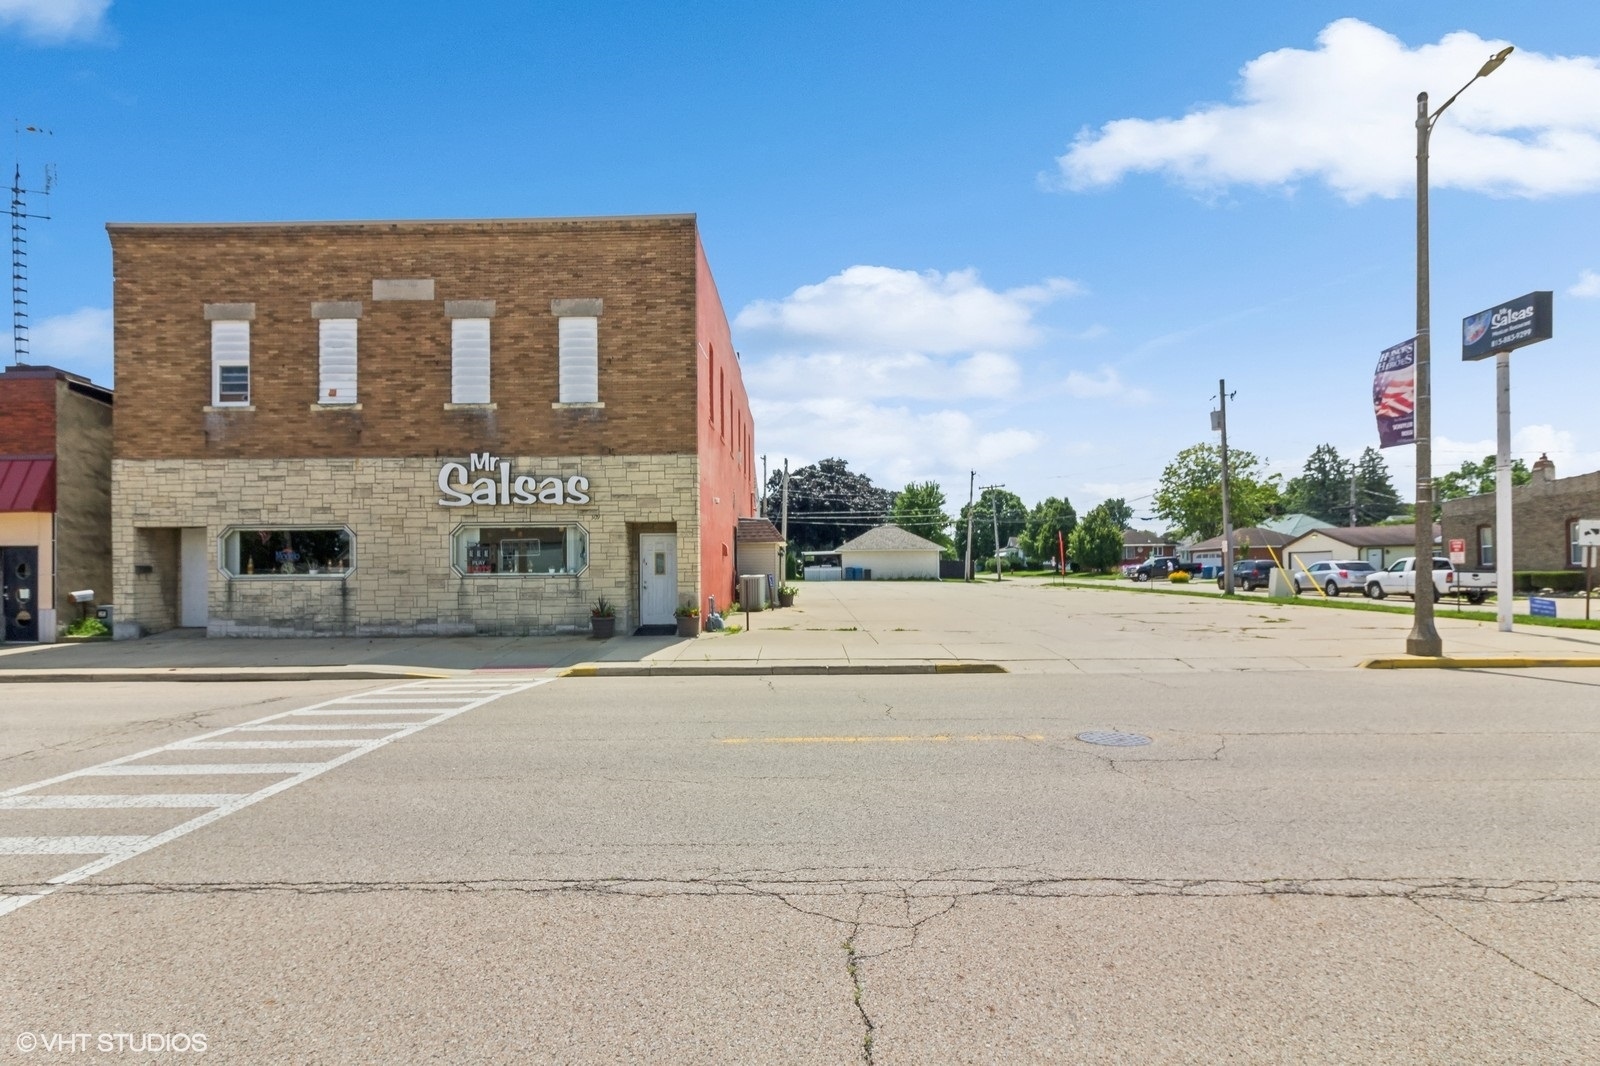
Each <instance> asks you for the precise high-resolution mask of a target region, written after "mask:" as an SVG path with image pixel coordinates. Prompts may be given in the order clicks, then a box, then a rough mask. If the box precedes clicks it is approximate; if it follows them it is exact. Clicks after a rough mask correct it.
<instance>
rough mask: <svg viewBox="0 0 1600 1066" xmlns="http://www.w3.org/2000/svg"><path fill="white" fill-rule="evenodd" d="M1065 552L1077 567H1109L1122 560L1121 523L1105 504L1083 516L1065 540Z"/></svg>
mask: <svg viewBox="0 0 1600 1066" xmlns="http://www.w3.org/2000/svg"><path fill="white" fill-rule="evenodd" d="M1067 554H1068V555H1070V556H1071V557H1072V562H1073V564H1074V565H1076V566H1077V568H1078V569H1079V570H1094V571H1097V572H1098V571H1104V570H1110V569H1111V568H1112V567H1113V566H1116V565H1117V563H1119V562H1121V560H1122V526H1121V525H1120V524H1119V523H1118V522H1117V520H1116V518H1115V517H1114V515H1113V513H1112V512H1110V511H1108V510H1107V509H1106V505H1105V504H1101V505H1100V506H1098V507H1095V508H1093V509H1092V510H1090V512H1089V513H1088V514H1086V515H1084V516H1083V521H1081V522H1079V523H1078V525H1077V528H1075V529H1074V530H1073V531H1072V536H1071V538H1070V539H1069V540H1068V541H1067Z"/></svg>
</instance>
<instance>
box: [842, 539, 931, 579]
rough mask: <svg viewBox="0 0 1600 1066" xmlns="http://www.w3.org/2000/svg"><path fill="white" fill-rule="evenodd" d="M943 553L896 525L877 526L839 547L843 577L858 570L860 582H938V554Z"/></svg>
mask: <svg viewBox="0 0 1600 1066" xmlns="http://www.w3.org/2000/svg"><path fill="white" fill-rule="evenodd" d="M942 551H943V549H942V548H940V547H939V545H937V544H935V543H934V542H933V541H931V540H925V539H923V538H922V537H919V536H917V535H916V534H915V533H912V532H910V531H909V530H904V529H901V528H900V527H899V526H878V527H876V528H874V529H869V530H867V531H866V532H865V533H863V534H861V536H859V537H856V538H855V539H853V540H848V541H845V542H844V543H843V544H841V545H839V548H838V555H839V559H840V562H841V564H842V565H843V567H844V571H845V576H846V577H849V576H850V575H851V573H852V572H855V571H860V575H861V579H862V580H869V581H883V580H885V579H890V578H895V579H904V578H916V579H924V580H928V581H937V580H939V555H940V554H941V552H942Z"/></svg>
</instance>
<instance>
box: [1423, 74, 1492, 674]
mask: <svg viewBox="0 0 1600 1066" xmlns="http://www.w3.org/2000/svg"><path fill="white" fill-rule="evenodd" d="M1511 52H1512V49H1511V48H1509V47H1507V48H1504V49H1501V50H1500V51H1499V52H1498V53H1496V54H1495V55H1493V56H1490V57H1489V60H1488V62H1486V63H1484V65H1483V66H1482V67H1481V68H1480V69H1479V70H1478V73H1476V74H1474V75H1473V76H1472V79H1471V80H1470V81H1468V82H1467V84H1466V85H1463V86H1462V87H1461V88H1460V89H1458V90H1456V94H1455V96H1452V97H1450V99H1448V100H1446V101H1445V102H1444V104H1443V105H1441V106H1440V108H1439V110H1437V111H1435V112H1433V113H1432V114H1431V115H1430V114H1429V113H1428V94H1427V93H1418V94H1417V360H1416V373H1417V406H1416V411H1415V414H1414V416H1413V417H1414V420H1415V426H1416V444H1417V493H1416V496H1417V516H1416V543H1415V545H1414V546H1415V548H1416V558H1415V560H1414V563H1415V566H1414V568H1413V570H1412V579H1413V584H1412V586H1411V592H1412V596H1411V602H1412V603H1413V604H1414V605H1415V606H1414V608H1413V613H1412V619H1411V633H1410V635H1409V636H1407V637H1406V654H1408V655H1423V656H1430V657H1435V658H1437V657H1438V656H1441V655H1443V654H1444V641H1443V640H1442V639H1441V638H1440V636H1439V630H1438V628H1437V627H1436V626H1435V625H1434V623H1433V595H1432V587H1431V586H1432V585H1433V402H1432V397H1433V378H1432V373H1431V365H1430V362H1429V357H1430V355H1431V354H1432V346H1431V326H1430V319H1431V311H1432V308H1431V306H1430V300H1431V298H1432V297H1431V293H1430V292H1429V290H1428V283H1429V280H1428V137H1429V135H1430V134H1432V133H1433V125H1434V123H1436V122H1438V121H1439V116H1440V115H1442V114H1444V112H1445V108H1447V107H1449V106H1450V105H1451V104H1453V103H1455V102H1456V97H1457V96H1460V95H1461V94H1462V93H1464V92H1466V91H1467V89H1468V88H1469V87H1470V86H1471V85H1472V83H1473V82H1475V81H1477V80H1478V79H1479V78H1485V77H1488V76H1489V75H1490V74H1493V73H1494V72H1495V70H1496V69H1497V68H1498V67H1499V66H1500V64H1501V63H1504V62H1505V61H1506V56H1508V55H1510V54H1511ZM1496 561H1498V559H1497V560H1496ZM1424 581H1426V582H1427V586H1426V587H1425V586H1424V584H1423V583H1424Z"/></svg>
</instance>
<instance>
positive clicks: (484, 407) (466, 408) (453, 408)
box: [444, 403, 499, 411]
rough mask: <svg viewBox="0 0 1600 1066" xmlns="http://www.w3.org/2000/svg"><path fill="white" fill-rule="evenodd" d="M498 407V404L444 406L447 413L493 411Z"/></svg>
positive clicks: (449, 404) (453, 404) (450, 404)
mask: <svg viewBox="0 0 1600 1066" xmlns="http://www.w3.org/2000/svg"><path fill="white" fill-rule="evenodd" d="M498 406H499V405H498V404H492V403H447V404H445V405H444V409H445V410H446V411H493V410H495V408H496V407H498Z"/></svg>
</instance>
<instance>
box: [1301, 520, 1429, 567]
mask: <svg viewBox="0 0 1600 1066" xmlns="http://www.w3.org/2000/svg"><path fill="white" fill-rule="evenodd" d="M1437 539H1438V532H1437V527H1435V541H1436V542H1437ZM1416 543H1417V542H1416V533H1415V531H1414V527H1412V526H1409V525H1406V526H1335V527H1334V528H1332V529H1315V530H1312V531H1311V532H1310V533H1307V534H1305V535H1304V536H1301V537H1296V538H1295V539H1294V540H1292V541H1290V542H1289V543H1288V544H1287V545H1286V546H1285V547H1284V549H1283V554H1284V556H1285V557H1286V560H1287V562H1288V564H1289V568H1290V570H1291V571H1294V570H1297V569H1299V568H1301V567H1306V566H1310V565H1311V564H1312V563H1316V562H1323V561H1331V560H1341V561H1342V560H1350V559H1361V560H1364V561H1366V562H1369V563H1371V564H1372V565H1373V566H1374V567H1376V568H1377V569H1379V570H1387V569H1388V568H1389V564H1390V563H1392V562H1394V561H1395V560H1396V559H1403V558H1405V557H1406V556H1408V555H1415V554H1417V553H1416Z"/></svg>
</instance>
